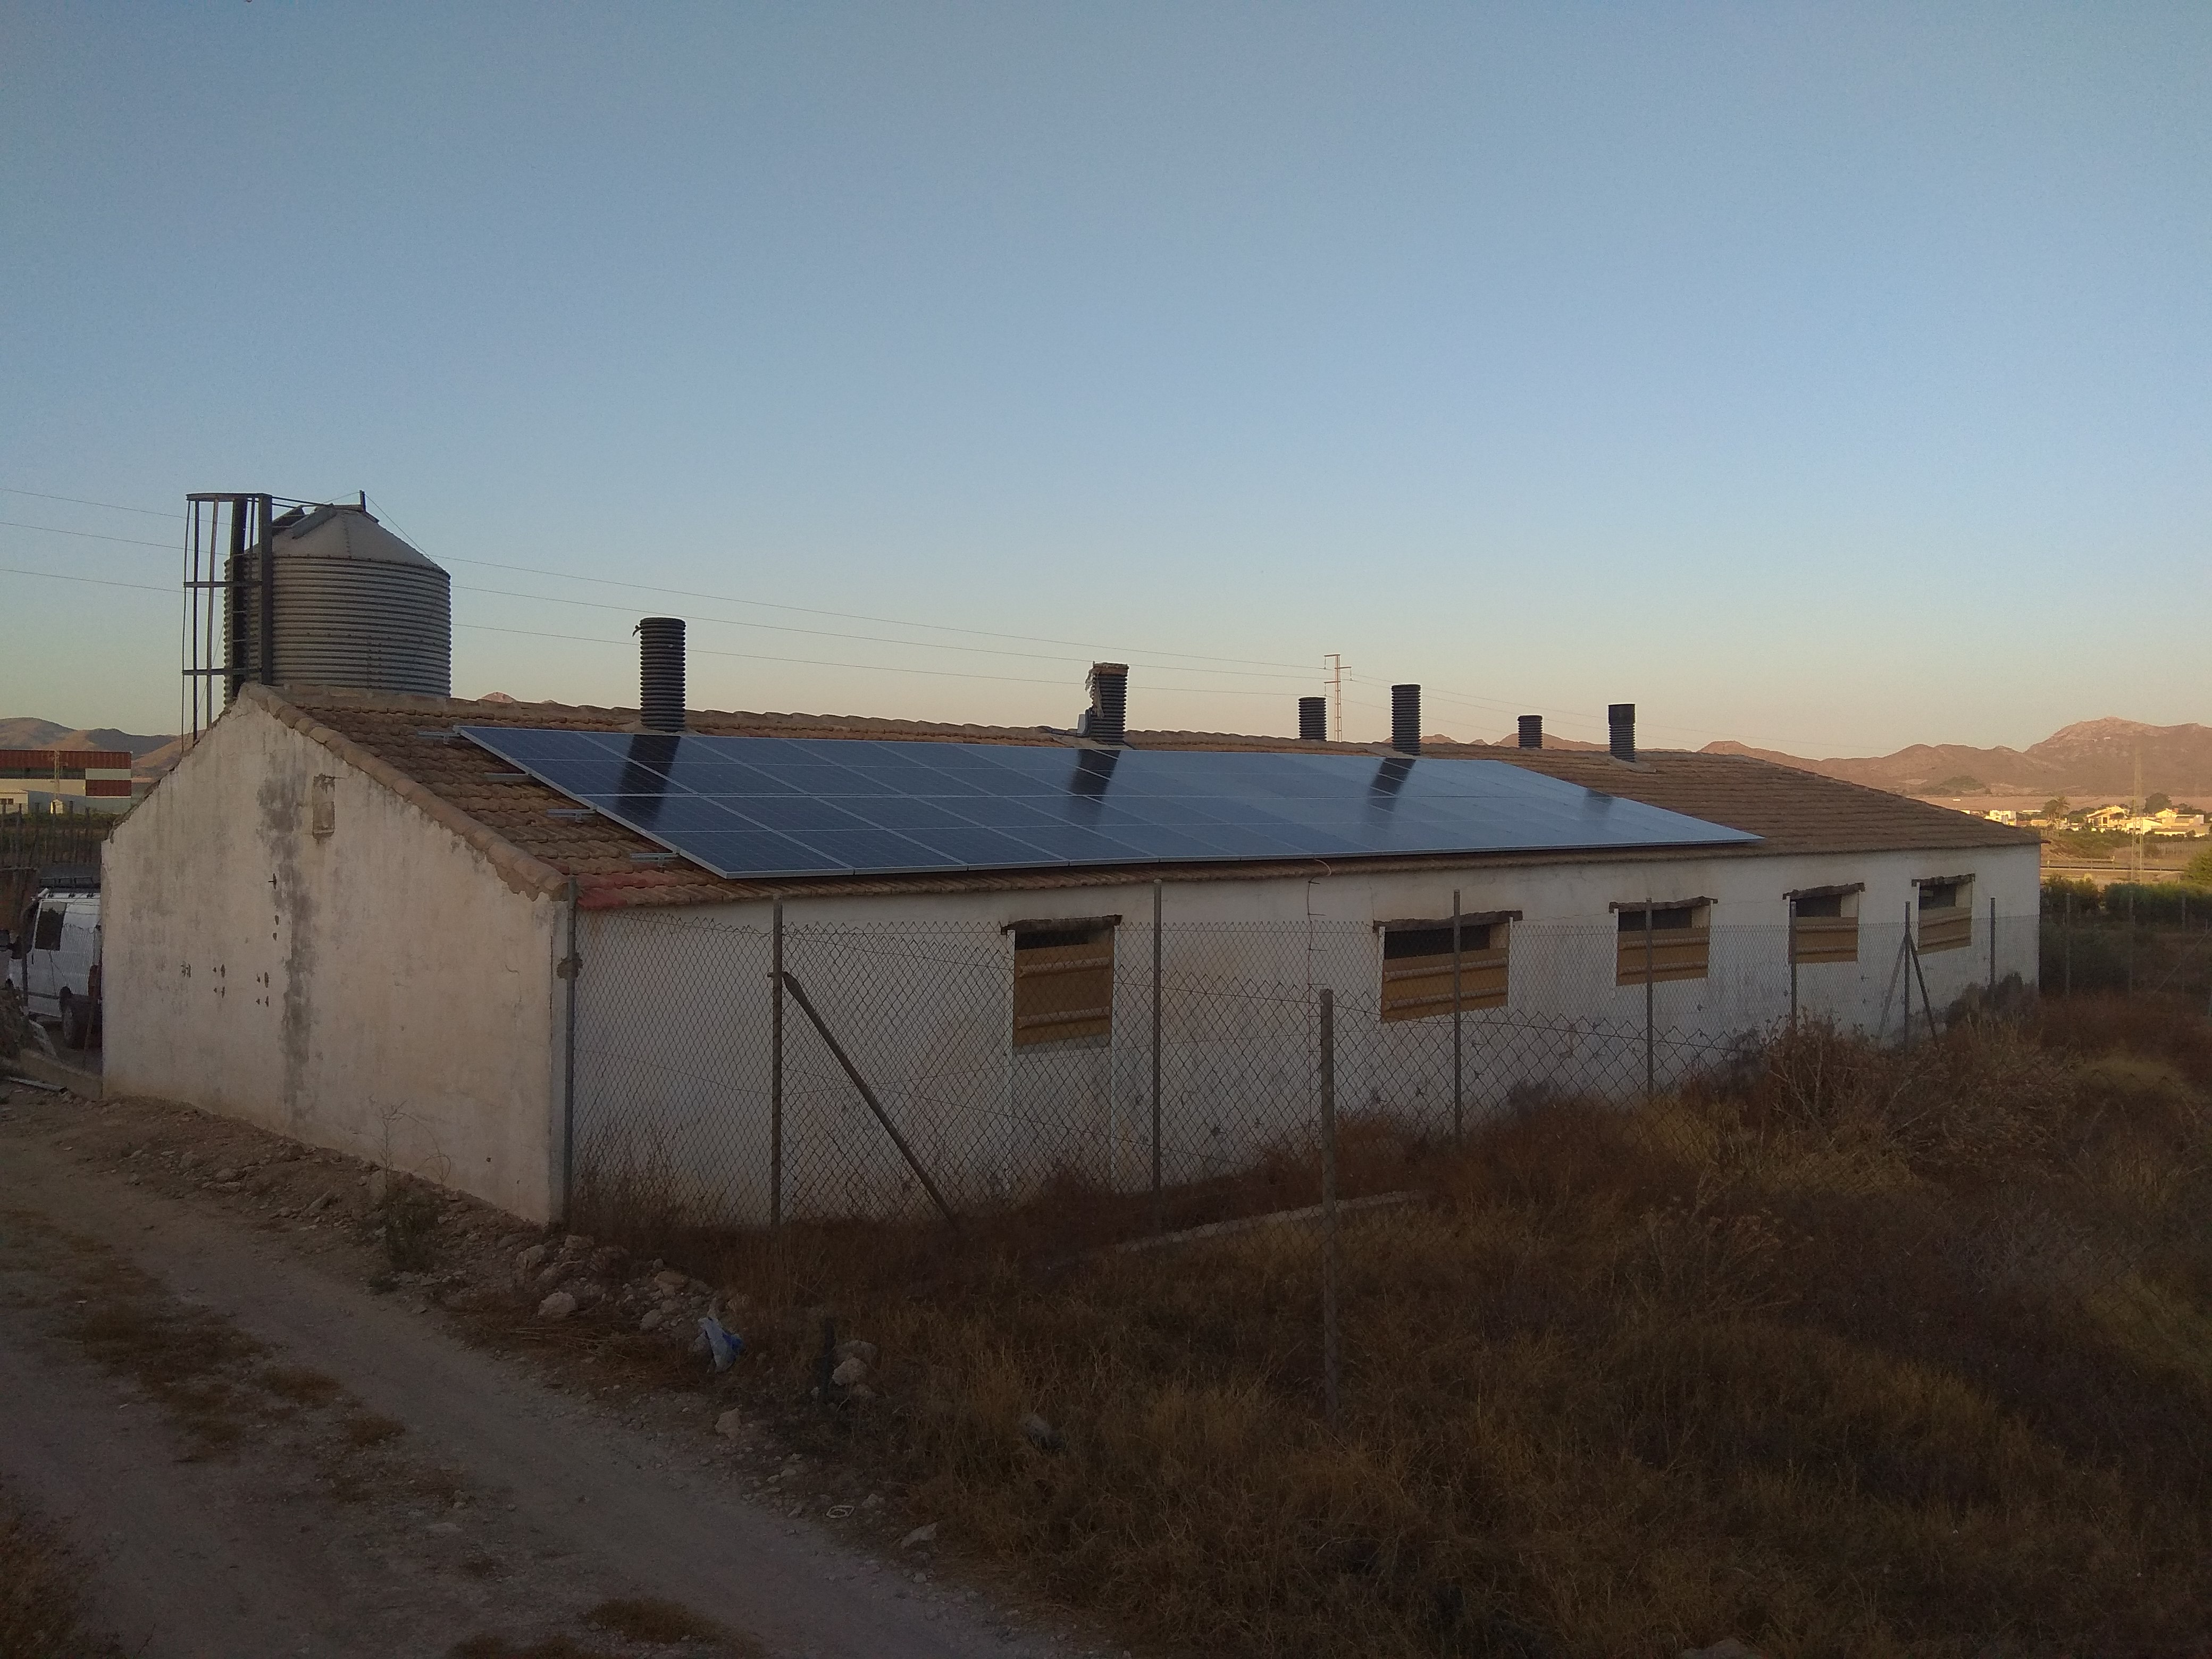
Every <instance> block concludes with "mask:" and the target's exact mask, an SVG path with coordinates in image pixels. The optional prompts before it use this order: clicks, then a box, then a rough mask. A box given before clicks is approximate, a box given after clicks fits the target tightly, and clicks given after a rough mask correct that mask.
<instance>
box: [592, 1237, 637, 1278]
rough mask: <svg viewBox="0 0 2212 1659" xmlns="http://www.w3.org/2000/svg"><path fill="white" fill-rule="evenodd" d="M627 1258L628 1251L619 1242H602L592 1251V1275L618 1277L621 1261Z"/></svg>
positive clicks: (594, 1276)
mask: <svg viewBox="0 0 2212 1659" xmlns="http://www.w3.org/2000/svg"><path fill="white" fill-rule="evenodd" d="M625 1261H629V1251H628V1250H625V1249H623V1247H622V1246H621V1245H619V1244H602V1245H600V1246H599V1249H596V1250H593V1251H592V1278H594V1279H620V1278H621V1277H622V1266H623V1262H625Z"/></svg>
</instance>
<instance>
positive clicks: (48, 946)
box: [31, 904, 62, 951]
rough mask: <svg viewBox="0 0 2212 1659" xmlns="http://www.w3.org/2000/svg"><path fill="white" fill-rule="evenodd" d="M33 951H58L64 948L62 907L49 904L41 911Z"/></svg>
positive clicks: (32, 944) (34, 936) (32, 943)
mask: <svg viewBox="0 0 2212 1659" xmlns="http://www.w3.org/2000/svg"><path fill="white" fill-rule="evenodd" d="M31 948H32V949H33V951H58V950H60V949H61V948H62V907H61V906H60V905H58V904H49V905H48V906H46V908H45V909H43V910H41V911H40V912H39V928H38V932H37V933H35V934H33V936H32V939H31Z"/></svg>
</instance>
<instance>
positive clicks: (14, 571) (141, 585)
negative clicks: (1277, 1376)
mask: <svg viewBox="0 0 2212 1659" xmlns="http://www.w3.org/2000/svg"><path fill="white" fill-rule="evenodd" d="M0 571H5V572H6V573H7V574H9V575H11V576H44V577H45V578H46V580H48V581H50V582H84V583H87V584H88V585H89V586H94V587H130V588H135V589H137V591H138V592H141V593H167V594H168V595H169V596H170V597H171V598H174V597H175V596H176V592H177V590H176V589H175V588H173V587H155V586H154V585H153V584H152V583H150V582H112V581H106V580H102V579H101V578H100V577H98V576H64V574H62V573H61V572H60V571H58V570H25V569H23V568H21V567H20V566H16V565H12V564H0Z"/></svg>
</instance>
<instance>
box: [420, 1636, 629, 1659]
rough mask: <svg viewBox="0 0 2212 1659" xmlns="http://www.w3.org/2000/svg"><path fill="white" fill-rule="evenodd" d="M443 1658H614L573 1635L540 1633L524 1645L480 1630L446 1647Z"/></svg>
mask: <svg viewBox="0 0 2212 1659" xmlns="http://www.w3.org/2000/svg"><path fill="white" fill-rule="evenodd" d="M446 1653H447V1659H615V1656H614V1655H612V1654H611V1653H608V1652H606V1651H605V1650H602V1649H599V1648H587V1647H586V1646H584V1645H583V1644H582V1643H580V1642H579V1641H577V1640H576V1639H575V1638H574V1637H573V1636H562V1635H553V1636H546V1637H541V1638H539V1639H538V1640H537V1641H535V1642H532V1643H530V1644H528V1645H527V1646H524V1645H520V1644H516V1643H513V1642H510V1641H509V1640H507V1638H505V1637H504V1636H494V1635H490V1634H489V1633H480V1634H478V1635H475V1636H471V1637H468V1638H465V1639H464V1640H462V1641H459V1642H456V1643H454V1644H453V1646H452V1647H450V1648H448V1649H447V1650H446Z"/></svg>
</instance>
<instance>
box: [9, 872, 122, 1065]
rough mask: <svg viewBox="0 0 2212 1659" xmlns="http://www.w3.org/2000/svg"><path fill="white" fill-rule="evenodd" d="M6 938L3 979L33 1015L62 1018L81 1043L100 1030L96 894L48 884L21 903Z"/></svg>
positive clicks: (69, 1037) (66, 1033)
mask: <svg viewBox="0 0 2212 1659" xmlns="http://www.w3.org/2000/svg"><path fill="white" fill-rule="evenodd" d="M23 922H24V926H23V930H22V931H21V933H17V934H16V935H15V938H14V939H13V940H12V941H11V942H10V946H9V955H8V981H9V984H11V985H13V986H14V987H15V993H16V994H17V995H18V996H20V997H21V999H22V1000H23V1009H24V1012H27V1013H28V1014H30V1015H32V1016H33V1018H46V1019H56V1020H59V1021H60V1022H61V1028H62V1041H63V1042H64V1043H66V1044H67V1045H68V1046H69V1047H70V1048H84V1047H86V1046H87V1045H88V1044H89V1043H91V1042H93V1041H94V1039H95V1038H96V1037H97V1036H99V1034H100V895H99V894H97V893H82V892H78V893H73V892H66V891H61V890H54V889H48V890H46V891H44V892H41V893H40V895H39V896H38V897H37V899H36V900H35V901H33V902H32V903H31V904H28V905H26V906H25V907H24V914H23Z"/></svg>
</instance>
